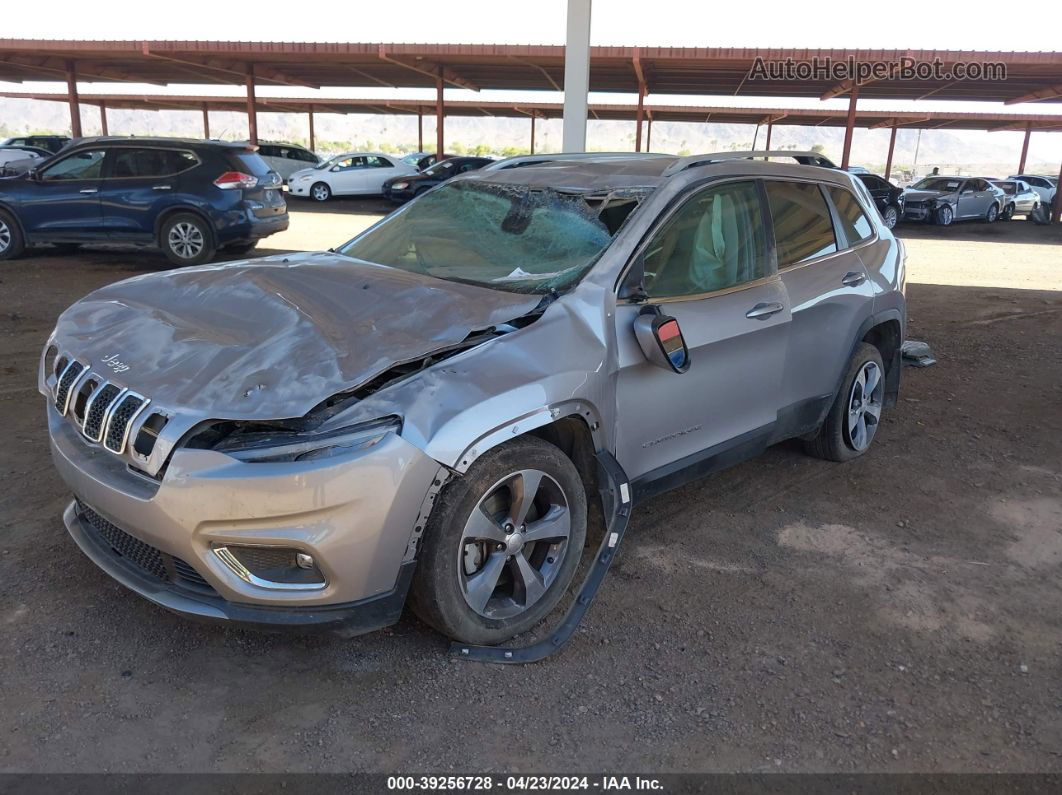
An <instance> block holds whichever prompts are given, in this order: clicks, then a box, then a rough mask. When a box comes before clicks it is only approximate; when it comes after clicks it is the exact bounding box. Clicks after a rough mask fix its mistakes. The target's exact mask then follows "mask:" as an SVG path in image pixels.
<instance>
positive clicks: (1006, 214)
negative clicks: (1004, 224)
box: [999, 204, 1014, 221]
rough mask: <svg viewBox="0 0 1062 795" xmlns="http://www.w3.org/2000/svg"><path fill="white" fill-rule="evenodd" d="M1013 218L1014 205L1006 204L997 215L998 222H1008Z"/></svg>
mask: <svg viewBox="0 0 1062 795" xmlns="http://www.w3.org/2000/svg"><path fill="white" fill-rule="evenodd" d="M1013 217H1014V205H1013V204H1008V205H1007V206H1006V208H1005V209H1004V210H1003V212H1001V213H1000V214H999V220H1000V221H1009V220H1010V219H1011V218H1013Z"/></svg>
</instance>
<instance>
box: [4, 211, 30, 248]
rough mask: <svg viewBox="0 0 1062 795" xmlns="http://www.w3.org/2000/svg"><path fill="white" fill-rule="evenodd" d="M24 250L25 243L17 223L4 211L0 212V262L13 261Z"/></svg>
mask: <svg viewBox="0 0 1062 795" xmlns="http://www.w3.org/2000/svg"><path fill="white" fill-rule="evenodd" d="M25 250H26V241H25V239H24V238H23V237H22V230H21V229H20V228H19V225H18V221H16V220H15V218H14V216H13V215H11V213H9V212H7V211H6V210H0V260H5V259H15V258H16V257H20V256H21V255H22V252H23V251H25Z"/></svg>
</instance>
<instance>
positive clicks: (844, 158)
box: [841, 83, 859, 168]
mask: <svg viewBox="0 0 1062 795" xmlns="http://www.w3.org/2000/svg"><path fill="white" fill-rule="evenodd" d="M857 99H859V84H858V83H855V84H854V85H853V86H852V94H851V96H850V97H849V98H848V119H847V120H846V121H845V124H844V150H843V151H842V152H841V168H848V158H849V156H850V155H851V154H852V133H853V132H854V131H855V119H856V100H857Z"/></svg>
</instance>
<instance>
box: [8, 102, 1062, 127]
mask: <svg viewBox="0 0 1062 795" xmlns="http://www.w3.org/2000/svg"><path fill="white" fill-rule="evenodd" d="M0 97H6V98H8V99H32V100H43V101H53V102H63V103H65V102H66V101H67V96H66V94H57V93H47V92H0ZM80 99H81V102H82V104H85V105H96V106H101V105H102V106H104V107H106V108H107V109H108V110H116V109H122V110H149V111H160V110H194V111H200V110H203V109H204V108H206V109H208V110H210V111H234V112H240V113H242V112H244V111H246V109H247V101H246V99H245V98H244V97H218V96H186V95H167V94H81V95H80ZM255 110H256V111H257V112H259V113H310V112H313V113H341V114H346V113H369V114H394V115H403V114H412V115H417V114H419V113H423V114H425V115H430V114H431V113H433V112H434V111H435V105H434V104H433V103H432V102H431V101H421V100H413V99H337V98H331V97H329V98H317V97H256V99H255ZM644 110H645V112H646V114H647V116H649V118H651V119H652V120H653V121H655V122H661V121H669V122H687V123H716V124H774V125H806V126H810V127H818V126H823V127H844V126H845V120H846V119H845V116H846V113H845V111H844V110H843V109H839V110H823V109H810V108H735V107H722V106H701V105H697V106H693V105H659V104H647V105H645V106H644ZM562 111H563V106H562V105H561V104H560V103H559V102H515V103H514V102H478V101H464V100H452V101H450V102H447V103H446V115H447V116H500V117H512V118H522V117H529V116H535V117H537V118H540V119H559V118H561V115H562ZM636 112H637V106H636V105H624V104H600V103H599V104H591V105H590V116H591V118H594V119H600V120H616V121H633V120H634V119H635V116H636ZM856 125H857V126H859V127H893V126H896V127H900V128H911V129H916V128H921V129H949V130H986V131H994V130H1018V131H1022V130H1025V129H1026V128H1027V127H1028V128H1031V129H1032V130H1033V131H1034V132H1035V131H1038V130H1039V131H1044V132H1049V131H1062V115H1059V116H1052V115H1047V114H1035V113H953V112H947V111H925V112H910V111H903V112H897V111H884V110H860V111H858V112H857V113H856Z"/></svg>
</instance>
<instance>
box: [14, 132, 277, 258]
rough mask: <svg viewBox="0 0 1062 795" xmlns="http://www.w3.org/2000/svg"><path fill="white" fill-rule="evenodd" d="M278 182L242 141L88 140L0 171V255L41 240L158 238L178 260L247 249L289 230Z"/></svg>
mask: <svg viewBox="0 0 1062 795" xmlns="http://www.w3.org/2000/svg"><path fill="white" fill-rule="evenodd" d="M281 184H282V180H281V179H280V176H279V175H278V174H277V173H276V172H274V171H271V170H270V168H269V166H268V165H266V163H265V161H264V160H263V159H262V158H261V157H259V155H258V154H257V153H256V151H255V148H254V147H249V146H248V145H247V144H230V143H223V142H220V141H200V140H179V139H169V138H84V139H81V140H79V141H78V142H77V143H76V144H73V145H71V146H69V147H67V148H66V149H64V150H63V151H62V152H60V153H58V154H57V155H55V156H54V157H52V158H50V159H48V160H46V161H44V162H43V163H42V164H40V165H39V166H37V167H35V168H34V169H32V170H31V171H29V172H28V173H26V174H24V175H21V176H17V177H10V178H3V179H0V260H4V259H12V258H14V257H17V256H19V255H20V254H21V253H22V252H23V251H24V250H25V249H26V247H27V246H32V245H37V244H41V243H51V244H55V245H58V246H59V247H61V248H64V249H68V250H69V249H76V247H77V246H79V245H81V244H85V243H127V244H130V245H134V246H152V245H154V246H158V247H159V248H161V249H162V251H163V253H164V254H165V255H166V257H167V258H168V259H169V260H170V262H172V263H173V264H175V265H199V264H201V263H204V262H208V261H210V260H211V259H212V258H213V257H214V254H215V253H216V252H217V251H218V250H224V251H226V252H227V253H235V254H244V253H247V252H249V251H250V250H251V249H252V248H254V246H255V244H256V243H257V242H258V241H259V240H261V239H262V238H264V237H266V236H268V235H271V234H273V233H275V232H281V231H283V230H285V229H287V228H288V210H287V203H286V202H285V200H284V196H283V194H282V193H281V190H280V188H281Z"/></svg>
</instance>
